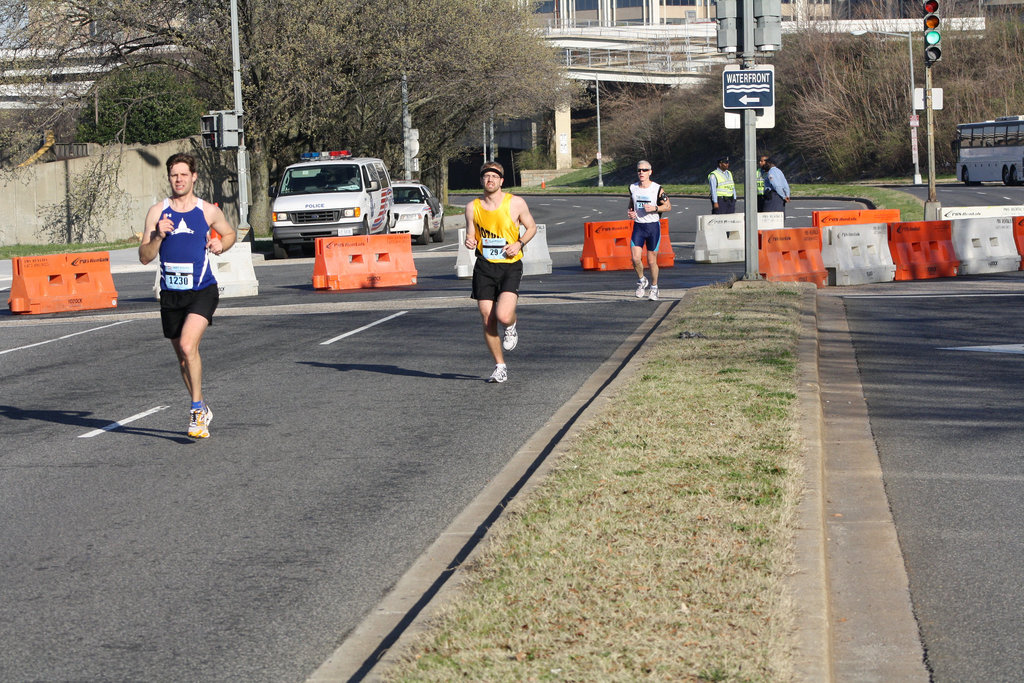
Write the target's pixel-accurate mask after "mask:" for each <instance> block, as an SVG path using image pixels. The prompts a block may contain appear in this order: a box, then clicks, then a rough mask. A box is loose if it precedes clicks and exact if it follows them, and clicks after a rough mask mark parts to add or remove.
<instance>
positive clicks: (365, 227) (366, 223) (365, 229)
mask: <svg viewBox="0 0 1024 683" xmlns="http://www.w3.org/2000/svg"><path fill="white" fill-rule="evenodd" d="M363 234H364V235H369V234H370V219H369V218H364V219H363Z"/></svg>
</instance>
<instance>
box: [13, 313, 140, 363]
mask: <svg viewBox="0 0 1024 683" xmlns="http://www.w3.org/2000/svg"><path fill="white" fill-rule="evenodd" d="M129 322H131V321H130V320H119V321H118V322H116V323H110V324H109V325H101V326H100V327H92V328H89V329H88V330H82V331H81V332H72V333H71V334H65V335H64V336H63V337H57V338H56V339H47V340H46V341H41V342H36V343H35V344H26V345H25V346H19V347H17V348H14V349H7V350H5V351H0V356H2V355H4V354H5V353H12V352H14V351H21V350H23V349H31V348H32V347H33V346H42V345H43V344H49V343H51V342H55V341H61V340H62V339H70V338H71V337H77V336H78V335H80V334H85V333H86V332H96V331H97V330H103V329H106V328H108V327H113V326H114V325H124V324H125V323H129Z"/></svg>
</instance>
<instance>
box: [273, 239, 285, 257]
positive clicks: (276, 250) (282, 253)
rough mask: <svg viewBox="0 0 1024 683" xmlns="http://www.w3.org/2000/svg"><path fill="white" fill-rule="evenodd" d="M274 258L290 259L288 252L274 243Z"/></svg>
mask: <svg viewBox="0 0 1024 683" xmlns="http://www.w3.org/2000/svg"><path fill="white" fill-rule="evenodd" d="M274 258H288V250H287V249H285V248H284V247H282V246H281V245H280V244H278V243H277V242H274Z"/></svg>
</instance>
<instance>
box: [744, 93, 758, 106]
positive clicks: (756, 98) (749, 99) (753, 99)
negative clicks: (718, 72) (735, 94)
mask: <svg viewBox="0 0 1024 683" xmlns="http://www.w3.org/2000/svg"><path fill="white" fill-rule="evenodd" d="M760 101H761V98H760V97H748V96H747V95H743V96H742V97H740V102H742V103H743V104H750V103H751V102H760Z"/></svg>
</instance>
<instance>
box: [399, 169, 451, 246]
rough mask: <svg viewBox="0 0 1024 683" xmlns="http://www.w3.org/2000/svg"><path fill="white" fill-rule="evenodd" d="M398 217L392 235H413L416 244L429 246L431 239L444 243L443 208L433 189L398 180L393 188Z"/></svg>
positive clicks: (411, 181)
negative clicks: (431, 190)
mask: <svg viewBox="0 0 1024 683" xmlns="http://www.w3.org/2000/svg"><path fill="white" fill-rule="evenodd" d="M392 189H393V190H394V195H395V205H394V207H393V208H392V209H391V211H392V213H394V215H395V221H394V226H393V227H392V228H391V232H403V233H404V232H407V233H409V234H410V235H414V236H415V237H416V238H417V239H416V243H417V244H426V243H427V242H429V241H430V240H431V239H433V240H434V241H435V242H444V207H443V206H441V202H440V201H439V200H438V198H437V197H436V196H434V195H433V194H432V193H431V192H430V189H429V188H428V187H427V186H426V185H424V184H422V183H418V182H416V181H413V180H399V181H396V182H395V183H394V184H393V185H392Z"/></svg>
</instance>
